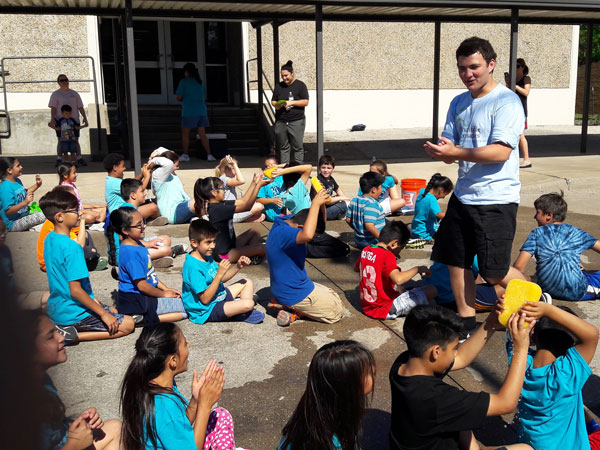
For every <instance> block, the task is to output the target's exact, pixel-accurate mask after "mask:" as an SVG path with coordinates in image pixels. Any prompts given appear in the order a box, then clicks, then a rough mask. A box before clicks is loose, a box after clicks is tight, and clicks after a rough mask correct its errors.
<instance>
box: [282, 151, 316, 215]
mask: <svg viewBox="0 0 600 450" xmlns="http://www.w3.org/2000/svg"><path fill="white" fill-rule="evenodd" d="M311 170H312V166H311V165H310V164H302V165H298V164H297V163H294V162H292V163H291V164H290V165H289V166H288V167H285V168H280V167H278V168H276V169H275V170H273V172H272V178H275V177H282V179H283V182H282V186H281V192H280V194H279V197H281V199H282V200H283V206H284V207H285V209H287V214H296V213H297V212H298V211H302V210H303V209H306V208H310V194H309V190H308V189H307V188H306V183H307V182H308V180H309V178H310V172H311Z"/></svg>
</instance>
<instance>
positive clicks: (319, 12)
mask: <svg viewBox="0 0 600 450" xmlns="http://www.w3.org/2000/svg"><path fill="white" fill-rule="evenodd" d="M315 42H316V47H317V48H316V59H317V61H316V69H317V77H316V78H317V160H318V158H320V157H321V156H323V152H324V142H323V141H324V132H323V7H322V6H321V5H317V6H315ZM316 162H317V161H315V163H316Z"/></svg>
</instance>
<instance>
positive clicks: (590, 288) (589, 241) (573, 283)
mask: <svg viewBox="0 0 600 450" xmlns="http://www.w3.org/2000/svg"><path fill="white" fill-rule="evenodd" d="M533 204H534V207H535V210H536V213H535V217H534V219H535V220H536V222H537V224H538V227H537V228H535V229H534V230H533V231H532V232H531V233H529V236H528V237H527V239H526V240H525V243H524V244H523V246H522V247H521V252H520V253H519V257H518V258H517V260H516V261H515V263H514V267H515V268H516V269H518V270H520V271H521V272H523V273H524V272H525V266H526V265H527V263H528V262H529V260H530V259H531V257H532V256H535V261H536V275H537V283H538V284H539V285H540V287H541V288H542V290H543V291H544V292H547V293H548V294H550V295H551V296H552V297H553V298H560V299H563V300H592V299H597V298H600V271H587V270H582V269H581V266H580V264H581V253H582V252H584V251H585V250H588V249H592V250H594V251H595V252H596V253H600V241H598V240H597V239H596V238H595V237H594V236H592V235H590V234H589V233H586V232H585V231H583V230H581V229H579V228H577V227H575V226H573V225H570V224H568V223H564V221H565V219H566V217H567V202H566V201H565V200H564V198H563V193H562V192H561V193H560V194H557V193H551V194H544V195H542V196H541V197H539V198H538V199H537V200H536V201H535V202H534V203H533Z"/></svg>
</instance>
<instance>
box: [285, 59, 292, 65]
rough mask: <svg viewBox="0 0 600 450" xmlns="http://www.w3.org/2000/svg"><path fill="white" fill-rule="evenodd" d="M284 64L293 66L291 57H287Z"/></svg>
mask: <svg viewBox="0 0 600 450" xmlns="http://www.w3.org/2000/svg"><path fill="white" fill-rule="evenodd" d="M285 65H286V66H293V65H294V63H293V62H292V60H291V59H288V62H286V63H285Z"/></svg>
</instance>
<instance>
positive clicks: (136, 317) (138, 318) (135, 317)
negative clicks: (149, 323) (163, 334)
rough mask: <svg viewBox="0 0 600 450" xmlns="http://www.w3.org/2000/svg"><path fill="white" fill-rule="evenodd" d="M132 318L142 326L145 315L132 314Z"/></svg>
mask: <svg viewBox="0 0 600 450" xmlns="http://www.w3.org/2000/svg"><path fill="white" fill-rule="evenodd" d="M131 318H132V319H133V323H135V326H136V327H137V326H142V322H143V321H144V315H143V314H132V316H131Z"/></svg>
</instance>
